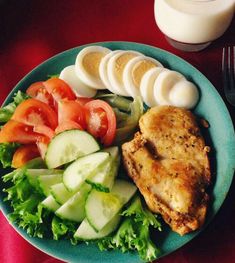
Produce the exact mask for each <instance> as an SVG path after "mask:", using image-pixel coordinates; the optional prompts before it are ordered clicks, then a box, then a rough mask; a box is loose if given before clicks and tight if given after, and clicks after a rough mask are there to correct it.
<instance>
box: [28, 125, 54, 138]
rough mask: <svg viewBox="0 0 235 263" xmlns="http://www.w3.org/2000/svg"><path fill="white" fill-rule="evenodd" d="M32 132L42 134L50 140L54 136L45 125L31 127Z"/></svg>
mask: <svg viewBox="0 0 235 263" xmlns="http://www.w3.org/2000/svg"><path fill="white" fill-rule="evenodd" d="M33 131H34V132H37V133H40V134H43V135H45V136H47V137H48V138H49V139H52V138H53V137H54V136H55V132H54V131H53V130H52V129H51V128H49V127H47V126H45V125H36V126H34V127H33Z"/></svg>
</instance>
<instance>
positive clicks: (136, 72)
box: [132, 59, 157, 87]
mask: <svg viewBox="0 0 235 263" xmlns="http://www.w3.org/2000/svg"><path fill="white" fill-rule="evenodd" d="M156 66H157V65H156V64H155V63H154V62H153V61H151V60H147V59H143V60H141V61H140V62H138V63H136V64H135V66H134V67H133V70H132V79H133V82H134V84H135V86H136V87H139V86H140V82H141V79H142V77H143V75H144V73H145V72H147V71H148V70H149V69H151V68H154V67H156Z"/></svg>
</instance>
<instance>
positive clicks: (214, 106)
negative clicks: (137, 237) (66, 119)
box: [0, 41, 235, 263]
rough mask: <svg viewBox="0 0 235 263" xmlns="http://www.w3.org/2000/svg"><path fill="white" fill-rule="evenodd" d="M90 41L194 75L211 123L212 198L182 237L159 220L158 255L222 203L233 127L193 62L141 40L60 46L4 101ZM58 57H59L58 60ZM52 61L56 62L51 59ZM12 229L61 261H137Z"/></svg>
mask: <svg viewBox="0 0 235 263" xmlns="http://www.w3.org/2000/svg"><path fill="white" fill-rule="evenodd" d="M90 45H102V46H105V47H108V48H110V49H112V50H115V49H123V50H128V49H132V50H136V51H140V52H142V53H144V54H145V55H147V56H150V57H154V58H156V59H159V61H160V62H161V63H162V64H163V65H164V66H166V67H168V68H170V69H173V70H177V71H179V72H181V73H182V74H184V75H185V76H186V78H187V79H189V80H191V81H193V82H194V83H195V84H196V85H197V86H198V87H199V90H200V101H199V103H198V105H197V106H196V108H195V109H194V113H195V114H196V115H199V116H201V117H203V118H205V119H207V120H208V121H209V123H210V128H209V129H208V131H207V132H205V137H206V141H208V142H209V145H210V146H211V148H212V154H211V158H210V161H211V164H212V174H213V179H212V180H213V183H212V186H211V187H210V188H209V192H210V195H211V199H212V200H211V203H210V206H209V211H208V215H207V219H206V222H205V224H204V226H203V228H202V229H200V230H198V231H195V232H193V233H190V234H188V235H185V236H183V237H181V236H179V235H178V234H176V233H174V232H172V231H171V230H170V229H169V227H167V226H165V225H164V226H163V231H162V233H159V232H157V236H156V237H154V239H156V242H157V245H159V246H160V248H161V249H162V254H161V257H163V256H165V255H167V254H169V253H171V252H173V251H175V250H177V249H179V248H180V247H182V246H183V245H185V244H186V243H188V242H189V241H190V240H192V239H193V238H194V237H195V236H197V235H198V234H199V233H200V232H201V231H202V230H203V229H205V227H206V226H207V225H208V224H209V223H210V221H211V220H212V219H213V218H214V216H215V215H216V213H217V212H218V211H219V209H220V207H221V206H222V204H223V202H224V200H225V198H226V195H227V193H228V191H229V188H230V185H231V183H232V179H233V174H234V169H235V136H234V128H233V123H232V120H231V117H230V115H229V112H228V110H227V108H226V105H225V103H224V102H223V100H222V98H221V97H220V95H219V93H218V92H217V90H216V89H215V87H214V86H213V85H212V84H211V82H210V81H209V80H208V79H207V78H206V77H205V76H204V75H203V74H202V73H201V72H200V71H199V70H197V69H196V68H195V67H194V66H192V65H191V64H190V63H188V62H186V61H185V60H183V59H182V58H180V57H178V56H176V55H174V54H172V53H170V52H167V51H165V50H162V49H160V48H157V47H153V46H150V45H146V44H140V43H136V42H124V41H112V42H108V41H107V42H97V43H90V44H86V45H82V46H79V47H75V48H72V49H69V50H66V51H64V52H61V53H59V54H57V55H55V56H53V57H51V58H49V59H48V60H46V61H44V62H43V63H41V64H40V65H38V66H37V67H35V68H34V69H33V70H32V71H31V72H29V73H28V74H27V75H26V76H25V77H24V78H23V79H22V80H21V81H19V82H18V84H17V85H16V86H15V87H14V88H13V90H12V91H11V92H10V93H9V95H8V96H7V98H6V100H5V101H4V103H3V105H6V104H7V103H9V102H10V100H11V98H12V96H13V94H14V93H15V92H16V91H18V90H25V89H26V88H27V87H28V86H29V85H30V84H31V83H32V82H34V81H39V80H42V79H46V78H47V76H48V75H50V74H52V75H53V74H56V73H59V72H60V70H62V69H63V67H65V66H67V65H71V64H73V63H74V62H75V57H76V54H77V53H78V51H79V50H81V49H82V48H84V47H86V46H90ZM58 61H59V62H58ZM55 62H57V63H55ZM4 171H5V170H4V169H1V175H2V174H4ZM0 187H1V190H0V191H1V192H0V209H1V210H2V212H3V214H4V215H5V216H6V215H7V214H8V213H9V212H10V211H11V210H10V206H9V203H7V202H3V201H2V200H3V197H4V194H3V192H2V188H3V184H2V182H0ZM12 226H13V227H14V229H15V230H16V231H17V232H18V233H19V234H20V235H21V236H22V237H23V238H24V239H26V240H27V241H28V242H29V243H31V244H32V245H33V246H35V247H36V248H38V249H39V250H41V251H43V252H45V253H47V254H49V255H51V256H53V257H55V258H58V259H61V260H64V261H69V262H76V263H79V262H81V263H86V262H87V263H91V262H95V261H98V262H110V260H112V262H113V263H115V262H120V261H122V262H127V263H129V262H130V263H131V262H142V261H141V260H140V259H139V258H138V255H137V254H136V253H125V254H122V253H121V252H117V251H109V252H100V251H99V250H98V248H97V247H95V246H94V245H88V246H87V245H85V244H81V245H77V246H73V245H71V244H70V243H69V241H66V240H60V241H54V240H47V239H39V238H31V237H29V236H28V235H27V233H26V232H25V231H24V230H22V229H20V228H18V227H17V226H16V225H15V224H12Z"/></svg>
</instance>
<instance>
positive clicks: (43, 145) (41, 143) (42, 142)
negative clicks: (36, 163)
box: [36, 136, 50, 159]
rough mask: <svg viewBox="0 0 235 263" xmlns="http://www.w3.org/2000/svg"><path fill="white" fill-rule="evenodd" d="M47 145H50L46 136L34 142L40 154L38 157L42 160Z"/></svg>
mask: <svg viewBox="0 0 235 263" xmlns="http://www.w3.org/2000/svg"><path fill="white" fill-rule="evenodd" d="M49 143H50V139H49V138H48V137H46V136H42V137H40V138H39V139H38V140H37V142H36V145H37V147H38V151H39V152H40V155H41V157H42V158H43V159H44V158H45V154H46V151H47V146H48V144H49Z"/></svg>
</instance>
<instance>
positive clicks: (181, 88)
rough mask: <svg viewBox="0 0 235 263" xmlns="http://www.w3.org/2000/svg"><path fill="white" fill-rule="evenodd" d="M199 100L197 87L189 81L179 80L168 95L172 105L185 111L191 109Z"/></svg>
mask: <svg viewBox="0 0 235 263" xmlns="http://www.w3.org/2000/svg"><path fill="white" fill-rule="evenodd" d="M198 99H199V93H198V89H197V87H196V86H195V85H194V84H193V83H192V82H190V81H187V80H181V81H179V82H177V83H176V84H175V85H174V87H173V88H172V89H171V91H170V93H169V100H170V102H171V103H172V105H174V106H176V107H182V108H185V109H191V108H193V107H194V106H195V105H196V104H197V102H198Z"/></svg>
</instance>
